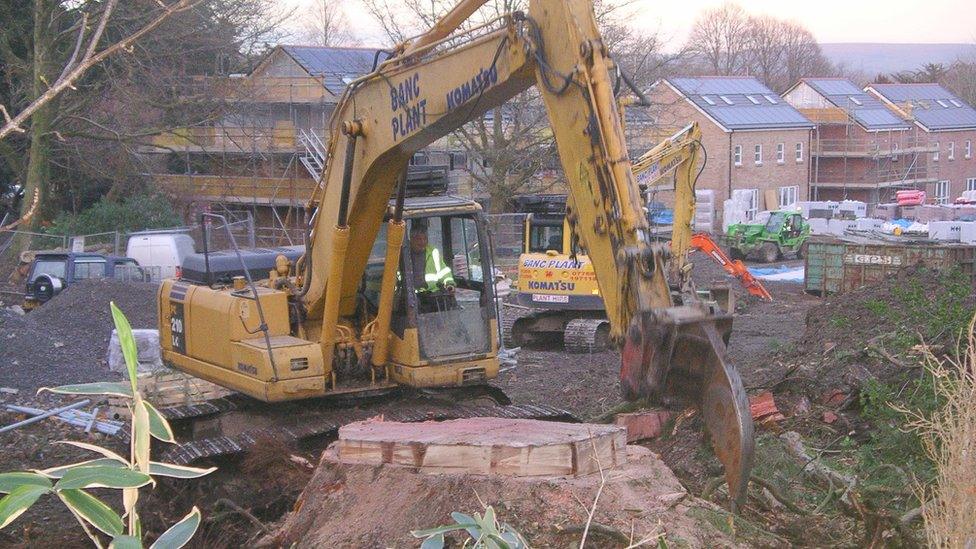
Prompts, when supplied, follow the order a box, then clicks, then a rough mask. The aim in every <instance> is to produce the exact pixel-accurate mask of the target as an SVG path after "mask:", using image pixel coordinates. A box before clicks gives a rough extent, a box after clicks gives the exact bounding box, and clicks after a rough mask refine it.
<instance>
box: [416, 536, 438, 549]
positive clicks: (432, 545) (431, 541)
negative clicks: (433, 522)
mask: <svg viewBox="0 0 976 549" xmlns="http://www.w3.org/2000/svg"><path fill="white" fill-rule="evenodd" d="M443 547H444V534H437V535H433V536H430V537H429V538H427V539H425V540H424V542H423V543H421V544H420V549H443Z"/></svg>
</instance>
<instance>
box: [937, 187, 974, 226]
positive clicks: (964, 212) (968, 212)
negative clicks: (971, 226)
mask: <svg viewBox="0 0 976 549" xmlns="http://www.w3.org/2000/svg"><path fill="white" fill-rule="evenodd" d="M973 192H976V191H973ZM945 209H946V210H948V211H949V219H950V220H953V219H961V218H963V217H976V204H953V205H951V206H945Z"/></svg>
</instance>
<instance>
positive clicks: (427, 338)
mask: <svg viewBox="0 0 976 549" xmlns="http://www.w3.org/2000/svg"><path fill="white" fill-rule="evenodd" d="M483 219H484V218H483V216H481V215H480V214H470V213H465V214H458V215H442V216H435V217H424V218H419V219H417V218H415V219H411V220H409V223H408V224H407V225H408V227H407V228H408V233H409V232H411V231H412V230H418V231H419V230H424V232H425V233H426V234H425V236H426V246H425V248H426V249H423V248H421V246H420V240H422V239H421V238H419V237H418V238H417V239H416V240H415V242H413V244H411V242H410V240H411V239H410V238H409V237H408V238H407V239H405V246H406V247H405V249H404V250H403V253H402V254H401V258H402V259H401V272H403V273H405V275H404V276H403V278H402V279H403V280H404V281H413V289H414V291H412V292H405V297H407V300H406V301H407V307H408V308H410V309H413V310H415V311H416V319H417V330H418V333H419V336H420V351H421V355H422V356H423V357H424V358H426V359H428V360H436V359H439V358H442V357H449V356H451V357H453V356H457V355H465V354H480V353H486V352H488V350H489V348H490V338H489V322H490V320H491V316H492V314H493V308H492V304H493V300H492V288H493V287H492V285H491V284H485V280H486V273H492V264H491V261H490V257H489V254H486V253H482V251H483V250H486V249H487V232H486V231H485V226H484V223H483ZM435 251H436V254H437V256H438V259H435V258H434V253H435ZM446 270H449V271H450V272H449V274H447V272H446ZM487 278H488V279H489V280H491V279H492V278H493V277H492V276H490V275H489V276H488V277H487Z"/></svg>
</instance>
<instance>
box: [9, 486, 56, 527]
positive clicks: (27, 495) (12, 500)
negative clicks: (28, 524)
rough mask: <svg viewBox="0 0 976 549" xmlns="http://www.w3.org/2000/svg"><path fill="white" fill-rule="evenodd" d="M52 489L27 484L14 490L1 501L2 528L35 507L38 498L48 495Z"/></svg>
mask: <svg viewBox="0 0 976 549" xmlns="http://www.w3.org/2000/svg"><path fill="white" fill-rule="evenodd" d="M49 490H50V488H45V487H43V486H37V485H32V484H25V485H23V486H18V487H17V488H14V489H13V491H11V492H10V493H9V494H7V495H6V496H4V497H3V499H0V528H5V527H6V526H7V525H8V524H10V523H11V522H13V521H14V520H15V519H16V518H17V517H19V516H20V515H22V514H24V511H26V510H27V509H29V508H30V506H31V505H34V502H35V501H37V498H39V497H41V496H42V495H44V494H46V493H47V492H48V491H49Z"/></svg>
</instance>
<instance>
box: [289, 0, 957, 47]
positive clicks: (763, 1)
mask: <svg viewBox="0 0 976 549" xmlns="http://www.w3.org/2000/svg"><path fill="white" fill-rule="evenodd" d="M278 1H279V2H281V3H283V4H284V5H287V6H294V7H296V8H297V14H299V15H300V14H301V12H302V9H303V8H306V9H307V7H308V6H310V5H312V2H315V1H316V0H278ZM343 4H344V9H345V10H346V13H347V17H348V18H349V20H350V23H351V24H352V25H353V27H355V28H356V29H357V30H358V31H359V32H360V34H362V35H365V38H364V39H363V40H362V41H363V43H364V45H372V44H373V43H374V42H380V41H382V37H383V34H382V32H381V31H380V29H379V28H378V27H377V26H376V24H375V23H374V22H373V21H372V19H371V18H370V16H369V15H368V14H367V12H366V10H365V9H363V7H362V4H361V3H360V0H343ZM721 4H722V0H680V1H675V0H670V1H662V0H637V1H636V2H634V4H633V6H632V7H631V8H629V9H631V10H632V12H633V16H632V17H630V18H629V19H630V20H631V21H633V26H634V27H635V28H636V29H648V30H650V31H659V32H660V33H661V36H662V37H663V38H665V39H666V40H667V41H668V42H670V44H669V45H674V46H677V45H679V44H680V43H681V42H683V41H684V39H685V37H686V36H687V34H688V30H689V29H690V28H691V26H692V24H693V23H694V20H695V17H696V16H697V15H698V13H699V12H700V11H701V10H703V9H706V8H710V7H716V6H719V5H721ZM738 4H739V5H740V6H742V7H743V8H744V9H745V10H746V11H748V12H749V13H752V14H768V15H773V16H776V17H780V18H783V19H791V20H794V21H798V22H800V23H802V24H803V25H804V26H806V27H807V28H808V29H810V30H811V31H812V32H813V34H814V36H816V37H817V40H818V41H820V42H896V43H976V25H974V22H976V7H974V3H973V0H924V1H923V0H815V1H811V0H740V1H739V2H738Z"/></svg>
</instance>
